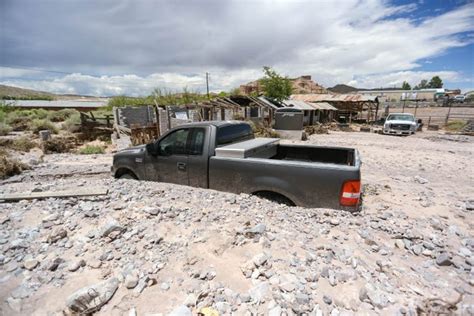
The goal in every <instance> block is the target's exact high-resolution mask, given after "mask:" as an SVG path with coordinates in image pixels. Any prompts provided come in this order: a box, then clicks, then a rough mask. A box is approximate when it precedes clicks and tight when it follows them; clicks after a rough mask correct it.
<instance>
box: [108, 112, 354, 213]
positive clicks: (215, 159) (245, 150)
mask: <svg viewBox="0 0 474 316" xmlns="http://www.w3.org/2000/svg"><path fill="white" fill-rule="evenodd" d="M360 165H361V161H360V158H359V153H358V151H357V150H356V149H353V148H342V147H325V146H312V145H299V144H298V145H296V144H280V142H279V139H275V138H254V135H253V132H252V129H251V127H250V125H249V124H247V123H244V122H237V121H216V122H200V123H191V124H185V125H180V126H179V127H176V128H174V129H172V130H170V131H168V132H167V133H166V134H164V135H163V136H162V137H161V138H160V139H159V140H157V141H156V142H153V143H150V144H148V145H141V146H136V147H132V148H128V149H125V150H122V151H120V152H118V153H116V154H115V155H114V162H113V167H112V173H113V175H114V176H115V177H116V178H134V179H138V180H149V181H161V182H169V183H176V184H181V185H189V186H193V187H200V188H208V189H214V190H220V191H226V192H233V193H249V194H256V195H259V196H262V197H265V198H269V199H273V200H276V201H279V202H283V203H287V204H294V205H298V206H304V207H322V208H335V209H348V210H357V209H358V207H359V204H360V189H361V182H360Z"/></svg>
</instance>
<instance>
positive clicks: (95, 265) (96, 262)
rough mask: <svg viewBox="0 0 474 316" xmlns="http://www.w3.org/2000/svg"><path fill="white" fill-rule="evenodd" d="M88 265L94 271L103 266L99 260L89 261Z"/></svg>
mask: <svg viewBox="0 0 474 316" xmlns="http://www.w3.org/2000/svg"><path fill="white" fill-rule="evenodd" d="M87 265H88V266H89V267H91V268H92V269H99V268H100V267H101V266H102V261H100V260H97V259H91V260H88V261H87Z"/></svg>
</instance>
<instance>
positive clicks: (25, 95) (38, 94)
mask: <svg viewBox="0 0 474 316" xmlns="http://www.w3.org/2000/svg"><path fill="white" fill-rule="evenodd" d="M77 99H81V100H89V101H93V100H98V99H104V97H95V96H90V95H78V94H54V93H50V92H44V91H36V90H31V89H23V88H17V87H12V86H6V85H2V84H0V100H77Z"/></svg>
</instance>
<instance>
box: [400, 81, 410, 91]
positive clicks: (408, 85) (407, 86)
mask: <svg viewBox="0 0 474 316" xmlns="http://www.w3.org/2000/svg"><path fill="white" fill-rule="evenodd" d="M402 90H411V86H410V84H409V83H408V82H406V81H403V84H402Z"/></svg>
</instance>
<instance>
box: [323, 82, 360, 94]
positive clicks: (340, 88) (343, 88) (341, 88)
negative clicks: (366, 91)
mask: <svg viewBox="0 0 474 316" xmlns="http://www.w3.org/2000/svg"><path fill="white" fill-rule="evenodd" d="M328 90H329V91H331V92H334V93H343V94H344V93H351V92H355V91H358V90H361V89H357V88H355V87H351V86H348V85H346V84H337V85H335V86H334V87H332V88H328Z"/></svg>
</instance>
